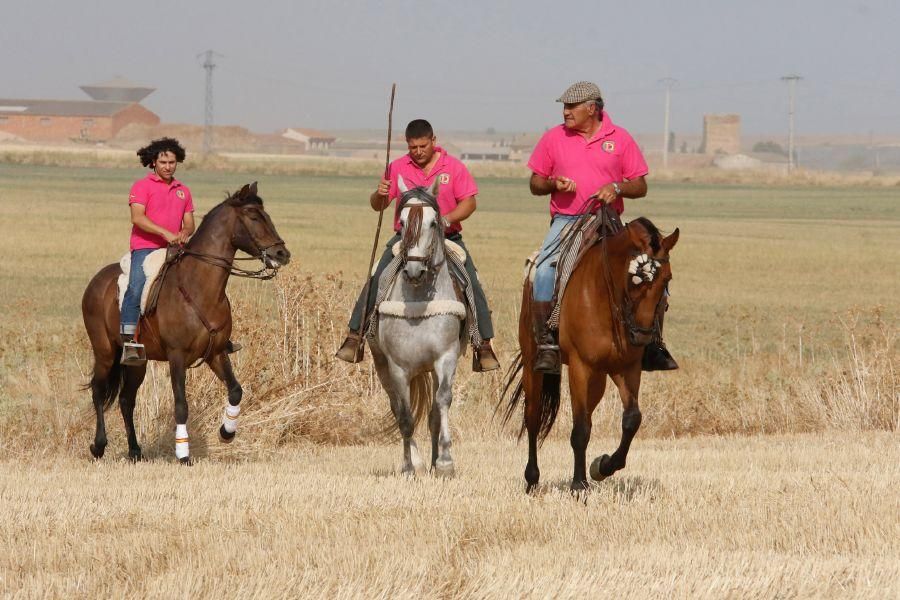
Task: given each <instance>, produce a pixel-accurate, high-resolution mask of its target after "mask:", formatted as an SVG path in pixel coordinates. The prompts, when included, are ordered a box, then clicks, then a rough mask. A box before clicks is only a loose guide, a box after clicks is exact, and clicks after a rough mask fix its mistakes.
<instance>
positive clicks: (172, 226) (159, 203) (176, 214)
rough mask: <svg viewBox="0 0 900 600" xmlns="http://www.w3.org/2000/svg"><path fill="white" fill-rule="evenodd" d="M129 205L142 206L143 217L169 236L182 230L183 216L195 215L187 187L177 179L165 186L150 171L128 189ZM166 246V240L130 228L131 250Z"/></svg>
mask: <svg viewBox="0 0 900 600" xmlns="http://www.w3.org/2000/svg"><path fill="white" fill-rule="evenodd" d="M128 204H129V206H130V205H132V204H143V205H144V214H146V215H147V218H149V219H150V220H151V221H153V222H154V223H156V224H157V225H159V226H160V227H165V228H166V229H168V230H169V231H171V232H172V233H178V232H179V231H181V223H182V221H183V219H184V214H185V213H189V212H194V201H193V199H192V198H191V190H189V189H188V188H187V186H186V185H184V184H183V183H181V182H180V181H178V180H177V179H172V182H171V183H166V182H165V181H163V180H162V179H160V178H159V176H158V175H157V174H156V173H153V172H151V173H149V174H148V175H147V176H146V177H144V178H143V179H138V180H137V181H135V182H134V185H133V186H131V194H130V195H129V196H128ZM165 247H166V240H165V239H164V238H163V237H161V236H158V235H156V234H155V233H147V232H146V231H144V230H143V229H140V228H138V226H137V225H134V226H133V227H132V228H131V249H132V250H143V249H145V248H165Z"/></svg>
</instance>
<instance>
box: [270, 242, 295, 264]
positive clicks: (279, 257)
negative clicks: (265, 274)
mask: <svg viewBox="0 0 900 600" xmlns="http://www.w3.org/2000/svg"><path fill="white" fill-rule="evenodd" d="M264 260H265V263H266V266H267V267H269V268H270V269H278V268H281V267H283V266H284V265H286V264H288V263H289V262H291V251H290V250H288V249H287V248H286V247H285V246H284V244H282V245H280V246H276V247H275V248H270V249H269V250H266V252H265V254H264Z"/></svg>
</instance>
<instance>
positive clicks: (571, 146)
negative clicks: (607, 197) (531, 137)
mask: <svg viewBox="0 0 900 600" xmlns="http://www.w3.org/2000/svg"><path fill="white" fill-rule="evenodd" d="M528 168H529V169H531V170H532V171H533V172H535V173H537V174H538V175H540V176H541V177H550V176H554V175H555V176H562V177H568V178H570V179H573V180H574V181H575V191H574V192H556V191H554V192H552V193H551V194H550V214H552V215H557V214H559V215H577V214H581V213H583V212H584V210H585V208H586V207H587V199H588V198H589V197H590V196H592V195H593V194H595V193H596V192H597V190H599V189H600V188H601V187H603V186H604V185H606V184H608V183H613V182H619V183H620V182H622V181H623V180H626V179H629V180H630V179H637V178H638V177H641V176H643V175H646V174H647V173H648V172H649V169H647V162H646V161H645V160H644V157H643V155H642V154H641V149H640V148H638V145H637V144H636V143H635V141H634V138H632V137H631V135H630V134H629V133H628V132H627V131H625V130H624V129H622V128H621V127H619V126H618V125H616V124H614V123H613V122H612V119H610V118H609V115H608V114H606V111H604V112H603V121H602V123H601V125H600V129H599V130H598V131H597V133H595V134H594V137H592V138H591V139H590V140H586V139H584V137H582V136H581V134H579V133H577V132H574V131H571V130H569V129H567V128H566V126H565V125H559V126H557V127H554V128H553V129H550V130H549V131H547V133H545V134H544V135H543V136H542V137H541V139H540V141H538V143H537V146H535V147H534V152H532V153H531V158H530V159H528ZM613 208H615V209H616V212H618V213H619V214H622V211H624V210H625V203H624V202H622V197H621V196H619V197H618V198H616V201H615V202H614V203H613Z"/></svg>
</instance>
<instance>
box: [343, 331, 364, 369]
mask: <svg viewBox="0 0 900 600" xmlns="http://www.w3.org/2000/svg"><path fill="white" fill-rule="evenodd" d="M365 353H366V347H365V345H364V344H363V337H362V334H360V333H359V332H356V331H351V332H349V333H348V334H347V339H345V340H344V343H343V344H341V347H340V349H339V350H338V351H337V353H336V354H335V356H336V357H337V358H339V359H341V360H343V361H346V362H348V363H358V362H362V359H363V357H364V356H365Z"/></svg>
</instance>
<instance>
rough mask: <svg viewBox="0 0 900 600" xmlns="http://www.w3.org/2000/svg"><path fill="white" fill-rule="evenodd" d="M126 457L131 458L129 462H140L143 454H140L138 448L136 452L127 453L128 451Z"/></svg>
mask: <svg viewBox="0 0 900 600" xmlns="http://www.w3.org/2000/svg"><path fill="white" fill-rule="evenodd" d="M128 458H129V460H131V462H133V463H139V462H141V461H142V460H144V456H143V455H142V454H141V451H140V450H138V451H137V452H129V453H128Z"/></svg>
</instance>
